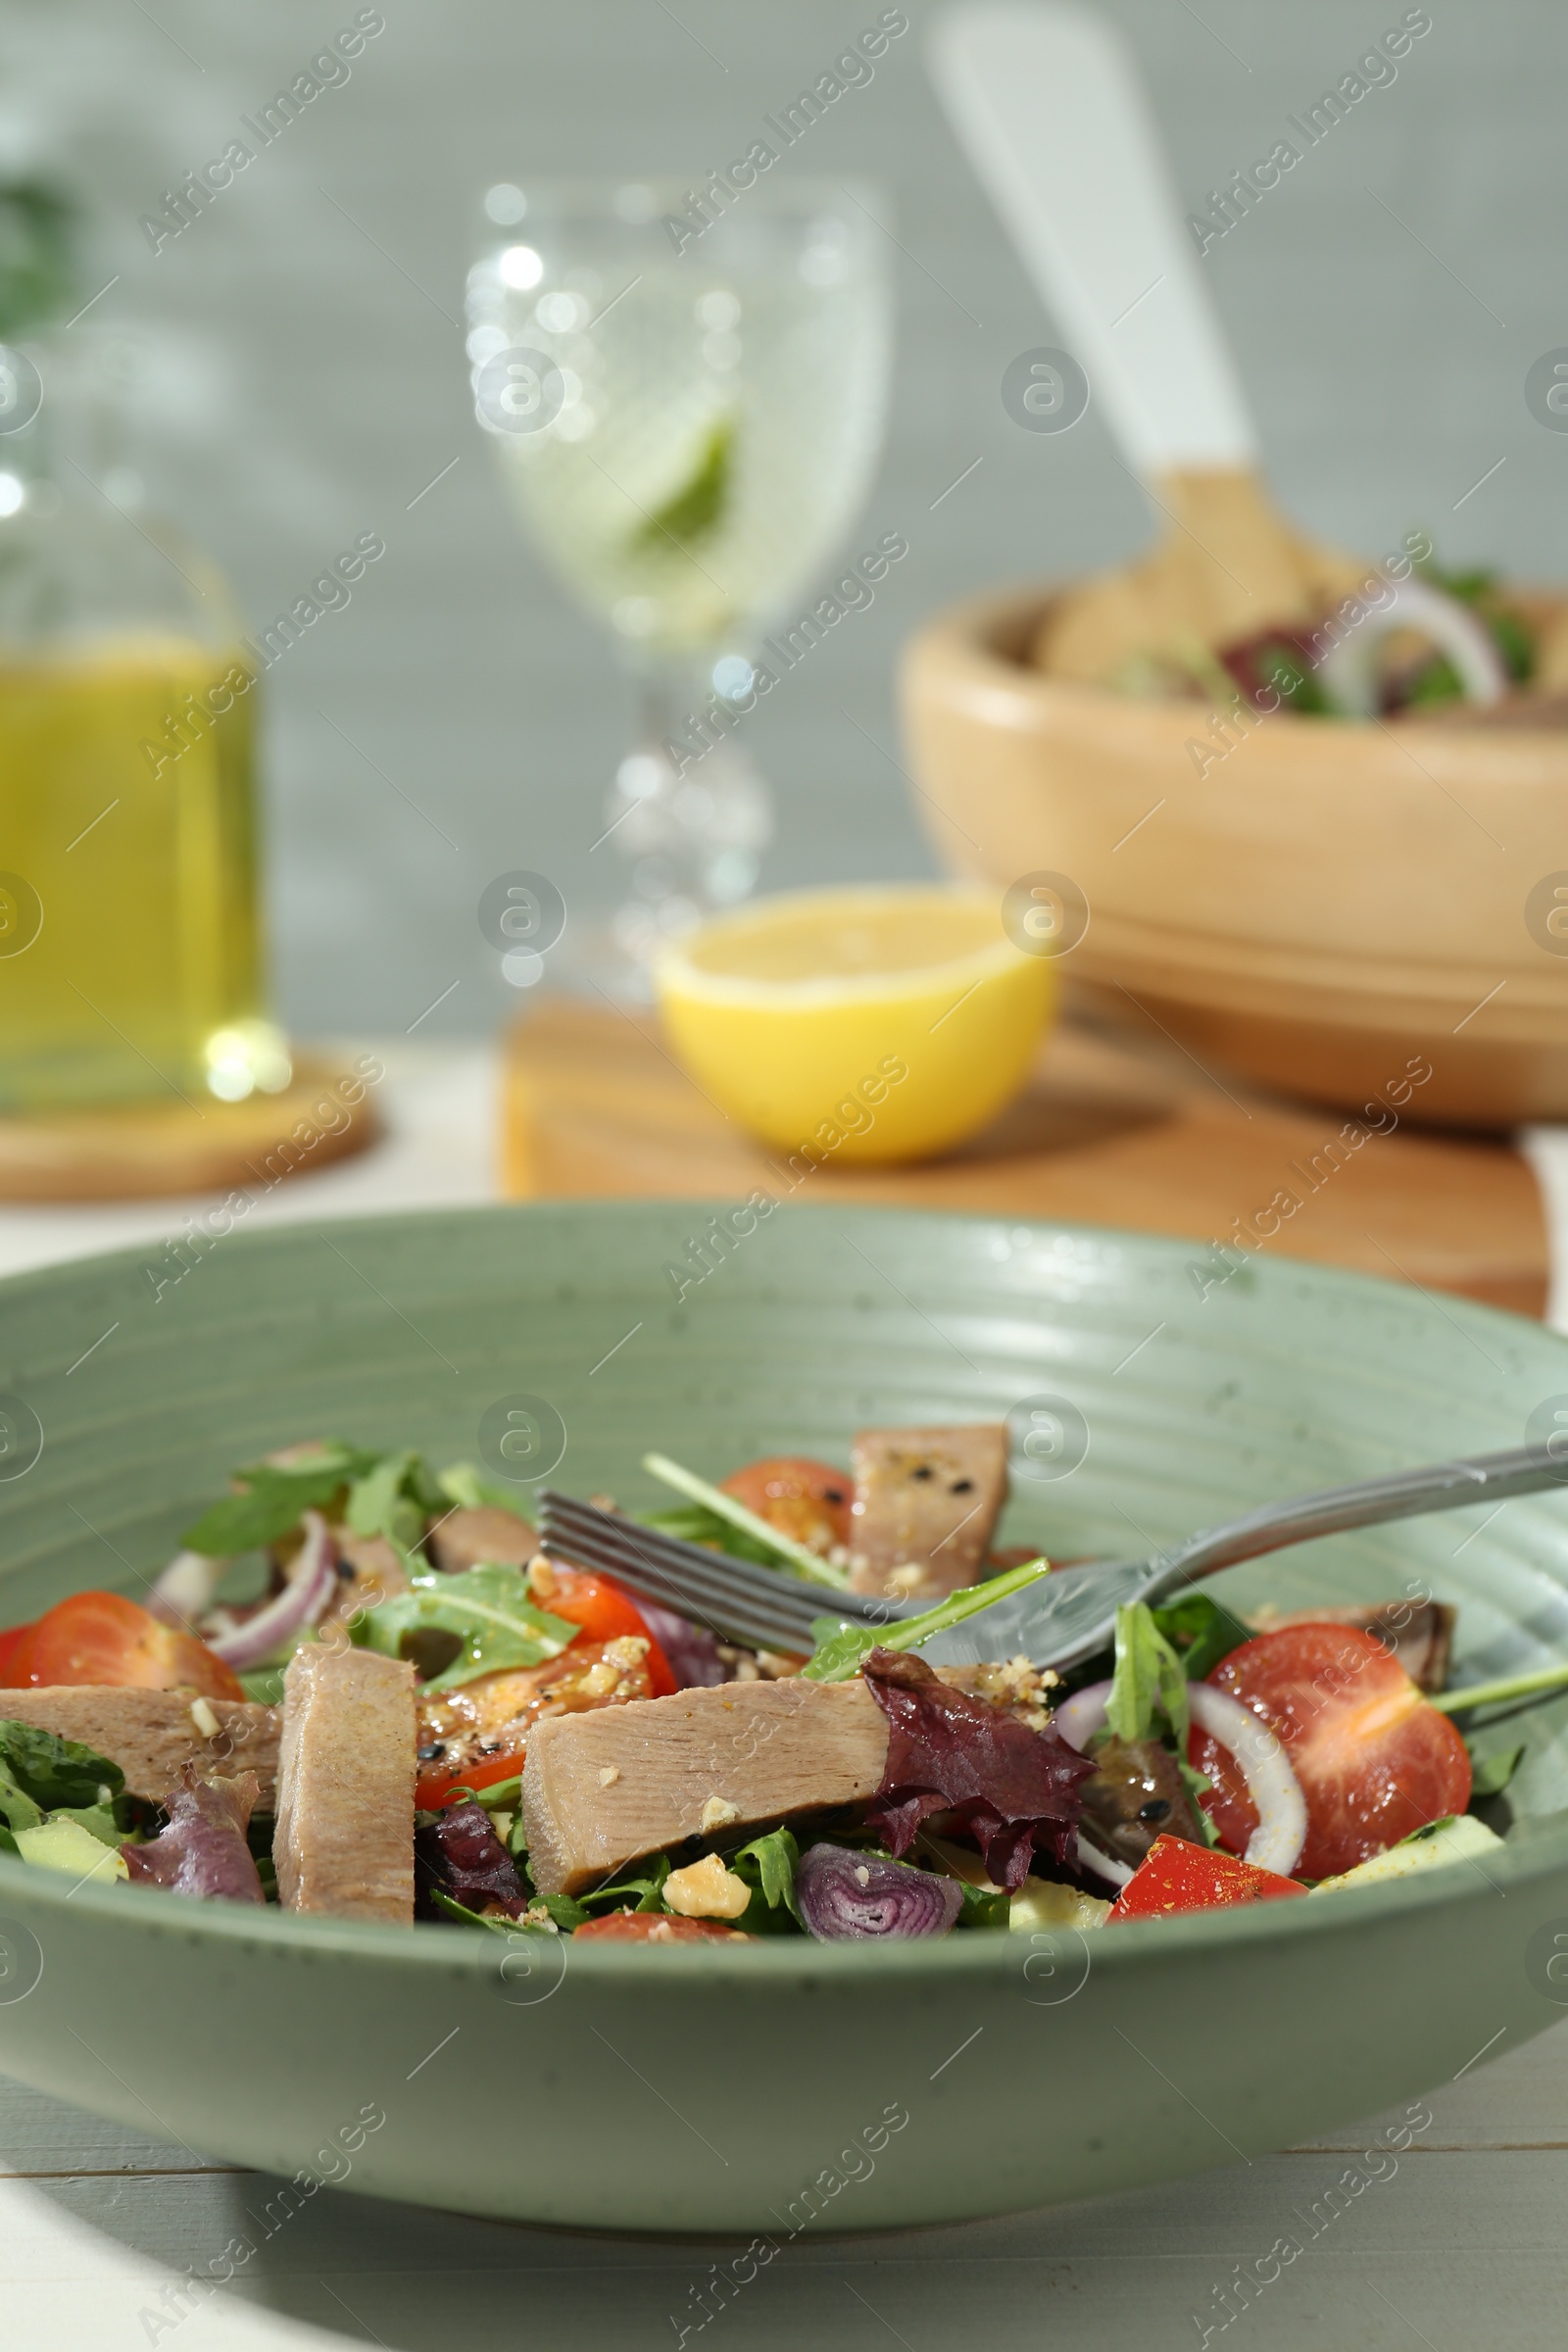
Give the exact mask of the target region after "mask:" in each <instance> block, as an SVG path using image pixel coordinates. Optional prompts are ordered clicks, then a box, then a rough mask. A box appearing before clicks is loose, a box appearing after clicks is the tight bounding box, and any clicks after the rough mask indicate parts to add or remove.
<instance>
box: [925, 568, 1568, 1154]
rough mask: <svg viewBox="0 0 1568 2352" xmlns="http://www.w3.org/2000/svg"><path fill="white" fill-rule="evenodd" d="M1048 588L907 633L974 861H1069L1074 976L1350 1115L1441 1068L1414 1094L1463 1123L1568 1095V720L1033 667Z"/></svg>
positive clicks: (966, 852) (1543, 1105) (947, 825)
mask: <svg viewBox="0 0 1568 2352" xmlns="http://www.w3.org/2000/svg"><path fill="white" fill-rule="evenodd" d="M1052 601H1053V600H1052V598H1051V595H1050V593H1049V592H1048V591H1045V590H1042V589H1040V588H1038V587H1036V588H1024V589H1016V590H1013V591H1012V592H1010V593H1008V594H1004V595H993V596H990V597H986V598H982V599H979V600H976V601H973V602H969V603H965V604H963V605H960V606H956V607H955V608H953V609H951V610H950V611H948V612H946V613H939V614H938V615H937V617H936V618H935V619H934V620H932V621H931V622H930V623H929V624H928V625H927V626H926V627H925V628H923V629H922V630H920V631H919V633H918V634H917V635H916V636H915V637H914V638H913V640H912V641H911V643H910V645H909V646H908V648H907V653H906V656H905V661H904V667H903V678H902V696H903V709H904V722H905V727H906V731H907V740H908V744H909V748H910V752H911V756H912V760H913V767H914V774H915V778H916V780H917V782H918V785H919V788H920V797H919V799H918V803H917V806H918V809H919V813H920V816H921V819H922V821H923V822H924V824H925V826H926V829H927V831H928V832H929V834H930V836H931V838H932V840H933V842H934V844H935V846H936V848H937V850H938V852H939V853H940V855H941V856H942V858H944V860H945V861H946V862H947V864H948V865H949V866H950V868H951V869H952V870H953V871H955V872H956V873H958V874H961V875H963V876H964V877H965V878H967V879H971V880H985V881H990V882H992V883H996V884H1000V885H1002V886H1003V887H1004V888H1005V887H1007V886H1009V885H1011V884H1012V883H1014V882H1016V881H1018V880H1020V879H1021V878H1022V877H1024V876H1027V875H1032V874H1052V875H1056V876H1058V877H1060V876H1065V877H1066V878H1067V879H1068V881H1069V883H1070V884H1071V885H1074V886H1075V887H1076V891H1077V892H1078V893H1080V894H1081V897H1082V902H1083V903H1084V905H1085V906H1086V907H1087V913H1088V925H1087V929H1086V930H1084V932H1083V936H1082V938H1081V939H1080V940H1078V942H1077V943H1076V944H1075V945H1073V946H1072V948H1071V958H1072V960H1071V966H1070V968H1071V971H1072V972H1073V974H1074V976H1075V977H1076V979H1077V980H1078V981H1079V982H1080V983H1082V984H1085V985H1086V986H1087V987H1088V989H1089V990H1090V991H1092V992H1093V993H1095V994H1097V995H1099V996H1101V997H1103V998H1109V999H1110V1000H1111V1001H1112V1002H1113V1003H1114V1005H1117V1006H1118V1007H1119V1008H1120V1009H1121V1011H1122V1012H1123V1013H1128V1012H1130V1010H1131V1008H1132V1005H1136V1006H1138V1007H1141V1008H1142V1010H1143V1011H1144V1012H1145V1013H1146V1014H1148V1015H1149V1016H1150V1017H1151V1018H1152V1019H1153V1020H1154V1021H1157V1022H1158V1023H1160V1024H1161V1025H1162V1026H1163V1027H1164V1028H1165V1029H1166V1030H1167V1031H1168V1032H1169V1033H1170V1034H1171V1035H1172V1036H1174V1037H1175V1038H1177V1039H1178V1040H1179V1041H1180V1042H1181V1043H1182V1044H1184V1045H1185V1046H1187V1047H1189V1048H1190V1049H1191V1051H1192V1052H1193V1053H1194V1054H1197V1055H1198V1056H1200V1057H1201V1059H1202V1060H1203V1061H1204V1062H1205V1063H1206V1062H1207V1061H1208V1060H1209V1059H1210V1058H1212V1059H1213V1060H1215V1061H1217V1062H1220V1063H1224V1064H1228V1065H1229V1066H1230V1067H1231V1068H1232V1069H1234V1070H1239V1071H1243V1072H1245V1073H1246V1074H1247V1075H1249V1076H1250V1077H1251V1078H1253V1079H1259V1080H1262V1081H1263V1082H1264V1083H1265V1084H1269V1085H1273V1086H1277V1087H1279V1088H1281V1089H1283V1090H1285V1091H1287V1092H1289V1093H1292V1094H1297V1095H1301V1096H1305V1097H1307V1098H1309V1099H1311V1100H1313V1101H1317V1102H1322V1103H1333V1104H1336V1105H1341V1106H1344V1107H1345V1108H1346V1109H1351V1110H1353V1109H1358V1108H1360V1107H1361V1106H1362V1105H1363V1104H1364V1103H1366V1102H1368V1101H1369V1100H1370V1099H1371V1098H1372V1097H1374V1096H1376V1095H1380V1094H1383V1093H1385V1091H1386V1090H1387V1089H1388V1088H1390V1087H1391V1086H1397V1085H1398V1084H1399V1083H1400V1082H1401V1081H1402V1080H1403V1078H1404V1077H1405V1075H1406V1074H1407V1073H1411V1074H1413V1073H1415V1072H1417V1071H1419V1070H1421V1069H1422V1068H1425V1069H1426V1070H1427V1071H1428V1074H1427V1075H1425V1076H1416V1077H1415V1079H1414V1086H1413V1089H1412V1092H1411V1094H1410V1096H1409V1098H1408V1100H1407V1103H1406V1106H1405V1115H1406V1116H1409V1117H1411V1118H1416V1119H1420V1120H1423V1121H1427V1122H1431V1123H1435V1124H1439V1125H1444V1126H1470V1127H1509V1126H1512V1125H1514V1124H1516V1123H1517V1122H1519V1121H1521V1120H1528V1119H1554V1118H1561V1117H1563V1116H1565V1115H1568V911H1564V912H1562V913H1561V914H1557V913H1556V912H1555V910H1556V909H1557V908H1558V907H1562V908H1563V909H1565V910H1568V728H1563V727H1558V728H1551V727H1548V726H1542V727H1540V728H1535V727H1521V726H1508V727H1499V726H1477V725H1467V724H1463V723H1456V722H1455V721H1453V720H1451V719H1447V720H1445V719H1437V718H1429V719H1424V720H1405V719H1401V720H1398V721H1395V722H1390V723H1383V722H1377V721H1374V722H1368V723H1359V722H1347V721H1338V720H1327V719H1321V720H1320V719H1305V718H1295V717H1293V716H1290V715H1287V714H1284V713H1281V714H1278V715H1276V716H1274V717H1272V718H1251V717H1250V718H1249V720H1248V722H1247V723H1246V724H1245V725H1243V726H1239V725H1237V724H1236V723H1234V722H1229V723H1227V724H1225V725H1224V726H1222V725H1221V724H1220V722H1219V721H1218V720H1217V719H1216V718H1215V715H1214V714H1213V713H1212V712H1210V711H1208V710H1207V709H1205V708H1204V706H1203V705H1202V704H1201V703H1198V702H1174V701H1173V702H1167V703H1157V702H1140V701H1135V700H1132V699H1130V698H1126V697H1122V696H1119V695H1115V694H1112V693H1109V692H1107V691H1105V690H1104V689H1103V688H1100V687H1096V686H1088V685H1081V684H1078V683H1075V682H1068V681H1063V680H1057V679H1054V678H1050V677H1047V676H1045V675H1043V674H1042V673H1041V672H1040V671H1038V670H1036V669H1034V668H1032V667H1030V666H1029V665H1028V662H1027V659H1026V648H1027V647H1028V646H1029V644H1030V643H1031V642H1032V641H1033V639H1034V638H1035V636H1036V634H1037V632H1038V630H1039V628H1040V624H1041V622H1042V620H1043V618H1045V617H1046V615H1047V613H1048V612H1049V609H1050V606H1051V603H1052ZM1518 602H1519V604H1520V607H1521V610H1522V611H1524V612H1525V613H1527V614H1530V615H1532V616H1533V617H1537V618H1539V619H1542V620H1548V619H1549V620H1552V621H1558V620H1560V619H1561V617H1562V615H1563V614H1564V613H1565V612H1568V600H1563V599H1557V598H1546V597H1544V596H1543V597H1533V598H1530V599H1524V598H1521V599H1519V600H1518ZM1559 879H1560V881H1561V883H1562V885H1563V897H1562V899H1561V900H1560V901H1559V900H1558V899H1557V898H1556V897H1555V896H1554V893H1555V889H1556V884H1557V882H1558V880H1559ZM1558 925H1560V928H1561V933H1562V936H1561V937H1560V938H1559V937H1558V929H1557V926H1558ZM1129 1000H1131V1005H1129Z"/></svg>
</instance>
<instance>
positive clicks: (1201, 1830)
mask: <svg viewBox="0 0 1568 2352" xmlns="http://www.w3.org/2000/svg"><path fill="white" fill-rule="evenodd" d="M1176 1769H1177V1771H1178V1772H1179V1773H1180V1774H1181V1776H1182V1784H1183V1786H1184V1787H1185V1789H1186V1790H1187V1795H1188V1801H1189V1803H1190V1805H1191V1807H1192V1815H1193V1819H1194V1820H1195V1821H1196V1822H1197V1824H1198V1834H1199V1836H1200V1837H1201V1838H1202V1840H1203V1843H1204V1844H1205V1845H1218V1843H1219V1832H1218V1830H1216V1829H1215V1827H1214V1824H1213V1823H1212V1821H1210V1819H1209V1817H1208V1815H1207V1814H1206V1813H1205V1812H1204V1811H1203V1808H1202V1806H1201V1804H1200V1803H1199V1801H1198V1800H1199V1798H1200V1797H1202V1796H1206V1795H1207V1794H1208V1792H1209V1790H1210V1789H1212V1788H1213V1786H1214V1784H1213V1782H1212V1781H1211V1780H1210V1779H1209V1777H1208V1775H1207V1773H1206V1772H1197V1771H1195V1770H1194V1768H1193V1766H1192V1765H1191V1764H1189V1763H1188V1761H1187V1758H1186V1757H1185V1756H1178V1757H1177V1758H1176Z"/></svg>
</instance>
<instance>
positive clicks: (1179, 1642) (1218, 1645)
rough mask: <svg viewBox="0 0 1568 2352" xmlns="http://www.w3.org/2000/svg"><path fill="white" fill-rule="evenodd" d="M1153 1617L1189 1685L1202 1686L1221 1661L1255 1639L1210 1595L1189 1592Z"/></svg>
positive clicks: (1156, 1610)
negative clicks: (1177, 1657) (1204, 1679)
mask: <svg viewBox="0 0 1568 2352" xmlns="http://www.w3.org/2000/svg"><path fill="white" fill-rule="evenodd" d="M1152 1615H1153V1620H1154V1623H1155V1624H1156V1625H1157V1626H1158V1628H1159V1630H1160V1632H1161V1633H1162V1634H1163V1635H1164V1637H1165V1639H1166V1641H1167V1642H1169V1643H1170V1645H1171V1647H1172V1648H1173V1649H1174V1650H1175V1651H1176V1653H1177V1655H1178V1656H1179V1657H1180V1659H1181V1662H1182V1664H1183V1665H1184V1666H1185V1667H1186V1669H1187V1680H1188V1681H1189V1682H1190V1683H1201V1681H1202V1680H1203V1678H1204V1676H1205V1675H1207V1674H1210V1673H1211V1672H1212V1671H1213V1669H1214V1668H1215V1667H1216V1666H1217V1665H1218V1664H1219V1662H1220V1660H1221V1658H1228V1657H1229V1656H1230V1654H1231V1651H1232V1650H1233V1649H1240V1647H1241V1645H1242V1643H1243V1642H1250V1641H1251V1639H1252V1629H1251V1627H1250V1625H1244V1624H1243V1622H1242V1620H1241V1618H1240V1617H1238V1616H1236V1615H1235V1614H1234V1613H1233V1612H1232V1611H1231V1610H1230V1609H1228V1608H1226V1606H1225V1604H1224V1602H1223V1601H1219V1600H1215V1599H1213V1598H1212V1597H1211V1596H1210V1594H1208V1593H1186V1594H1184V1595H1183V1597H1182V1598H1181V1599H1180V1600H1174V1601H1171V1602H1169V1603H1168V1604H1167V1605H1166V1606H1165V1607H1164V1608H1159V1609H1155V1610H1153V1611H1152Z"/></svg>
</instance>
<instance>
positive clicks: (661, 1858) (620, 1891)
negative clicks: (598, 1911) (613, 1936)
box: [582, 1854, 671, 1911]
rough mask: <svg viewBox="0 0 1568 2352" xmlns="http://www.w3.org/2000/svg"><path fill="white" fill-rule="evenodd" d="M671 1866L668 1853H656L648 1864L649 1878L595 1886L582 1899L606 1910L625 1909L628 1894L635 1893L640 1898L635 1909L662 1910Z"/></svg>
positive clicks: (635, 1904)
mask: <svg viewBox="0 0 1568 2352" xmlns="http://www.w3.org/2000/svg"><path fill="white" fill-rule="evenodd" d="M670 1868H671V1865H670V1859H669V1856H668V1855H667V1854H656V1855H655V1856H654V1858H653V1861H652V1862H651V1863H650V1864H649V1866H648V1876H647V1878H645V1879H622V1880H621V1881H620V1882H619V1883H618V1885H616V1886H614V1887H594V1888H593V1889H592V1890H591V1891H590V1892H589V1893H587V1894H585V1895H584V1896H583V1897H582V1901H583V1902H584V1904H585V1905H589V1906H594V1905H597V1906H600V1907H602V1908H603V1909H604V1910H606V1911H619V1910H622V1909H624V1907H625V1900H626V1897H627V1895H629V1894H634V1895H636V1896H637V1898H638V1899H637V1901H636V1902H635V1903H634V1904H633V1905H632V1908H633V1910H635V1911H662V1909H663V1908H664V1903H663V1887H664V1881H665V1880H666V1879H667V1878H668V1876H669V1873H670Z"/></svg>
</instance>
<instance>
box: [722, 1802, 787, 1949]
mask: <svg viewBox="0 0 1568 2352" xmlns="http://www.w3.org/2000/svg"><path fill="white" fill-rule="evenodd" d="M800 1858H801V1857H800V1848H799V1847H798V1846H797V1844H796V1842H795V1839H794V1837H793V1835H792V1834H791V1832H790V1831H789V1830H787V1829H784V1828H782V1827H781V1828H779V1829H776V1830H769V1831H768V1832H767V1834H766V1836H765V1837H762V1838H753V1839H752V1842H751V1844H750V1845H743V1846H742V1847H741V1849H740V1851H739V1852H738V1853H734V1854H727V1855H726V1856H725V1858H724V1866H725V1868H726V1869H727V1870H730V1871H733V1872H734V1874H735V1876H736V1878H738V1879H740V1880H742V1881H744V1883H745V1884H746V1885H747V1886H748V1887H751V1889H752V1899H751V1902H750V1903H749V1904H748V1906H747V1908H746V1909H745V1910H744V1911H743V1912H742V1913H741V1916H740V1918H739V1919H738V1920H737V1921H736V1922H735V1925H736V1926H737V1927H738V1928H740V1929H742V1930H743V1931H749V1932H751V1933H753V1934H756V1933H758V1932H759V1931H760V1933H761V1934H762V1935H764V1936H766V1935H772V1934H774V1933H776V1932H777V1931H779V1930H780V1929H784V1928H786V1927H787V1926H788V1925H789V1924H790V1922H792V1921H793V1923H794V1924H795V1926H796V1927H798V1928H804V1927H805V1925H806V1922H805V1921H804V1920H803V1919H802V1917H801V1910H800V1905H799V1903H798V1902H797V1901H796V1899H795V1870H796V1865H797V1863H798V1862H799V1861H800ZM781 1909H782V1912H783V1917H775V1916H773V1915H774V1914H776V1913H778V1912H779V1911H780V1910H781Z"/></svg>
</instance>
